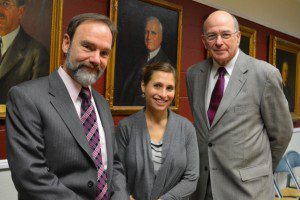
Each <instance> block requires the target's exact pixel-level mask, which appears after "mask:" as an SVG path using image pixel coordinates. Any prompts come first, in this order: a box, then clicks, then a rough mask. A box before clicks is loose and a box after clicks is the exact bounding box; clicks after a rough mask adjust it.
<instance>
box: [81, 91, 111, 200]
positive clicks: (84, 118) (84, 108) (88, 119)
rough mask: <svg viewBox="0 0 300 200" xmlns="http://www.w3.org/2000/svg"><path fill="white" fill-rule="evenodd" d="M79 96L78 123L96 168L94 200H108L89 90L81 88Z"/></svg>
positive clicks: (96, 126)
mask: <svg viewBox="0 0 300 200" xmlns="http://www.w3.org/2000/svg"><path fill="white" fill-rule="evenodd" d="M79 96H80V97H81V99H82V102H81V111H80V112H81V113H80V116H81V118H80V121H81V123H82V125H83V129H84V132H85V134H86V138H87V140H88V143H89V146H90V148H91V149H92V151H93V158H94V163H95V165H96V168H97V188H96V200H102V199H103V200H106V199H108V195H107V175H106V171H105V170H104V165H103V162H102V155H101V144H100V138H99V130H98V123H97V117H96V112H95V109H94V106H93V104H92V101H91V91H90V89H89V88H87V87H82V89H81V91H80V93H79Z"/></svg>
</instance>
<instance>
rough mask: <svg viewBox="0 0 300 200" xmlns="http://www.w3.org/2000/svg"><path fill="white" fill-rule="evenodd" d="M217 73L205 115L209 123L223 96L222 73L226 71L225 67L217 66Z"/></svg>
mask: <svg viewBox="0 0 300 200" xmlns="http://www.w3.org/2000/svg"><path fill="white" fill-rule="evenodd" d="M218 73H219V77H218V80H217V83H216V85H215V87H214V90H213V92H212V94H211V98H210V103H209V107H208V110H207V116H208V120H209V124H210V125H211V124H212V122H213V120H214V118H215V115H216V112H217V110H218V107H219V105H220V102H221V99H222V97H223V92H224V85H225V79H224V75H225V73H226V69H225V67H219V69H218Z"/></svg>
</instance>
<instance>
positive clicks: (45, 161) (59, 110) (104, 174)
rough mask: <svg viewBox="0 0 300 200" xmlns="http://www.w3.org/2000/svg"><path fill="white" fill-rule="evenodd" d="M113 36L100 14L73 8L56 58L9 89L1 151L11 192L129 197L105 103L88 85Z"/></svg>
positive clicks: (36, 198) (34, 196)
mask: <svg viewBox="0 0 300 200" xmlns="http://www.w3.org/2000/svg"><path fill="white" fill-rule="evenodd" d="M115 37H116V28H115V26H114V25H113V24H112V22H111V21H110V20H109V19H108V18H107V17H105V16H103V15H100V14H95V13H86V14H81V15H78V16H75V17H74V18H73V19H72V20H71V22H70V23H69V26H68V29H67V33H66V34H65V35H64V38H63V43H62V50H63V52H64V53H65V54H66V55H67V56H66V60H65V62H64V64H63V66H61V67H60V68H59V69H58V70H57V71H55V72H54V73H52V74H51V75H50V76H49V77H43V78H39V79H35V80H32V81H28V82H24V83H22V84H20V85H17V86H14V87H12V89H11V90H10V91H9V95H8V102H7V118H6V127H7V137H6V138H7V142H6V143H7V158H8V163H9V166H10V169H11V173H12V179H13V182H14V184H15V187H16V189H17V190H18V192H19V199H30V200H42V199H59V200H64V199H68V200H69V199H97V200H100V199H118V200H119V199H128V198H129V196H128V195H127V192H126V181H125V177H124V175H123V168H122V165H121V164H120V161H119V158H118V156H117V152H116V143H115V137H114V123H113V119H112V116H111V113H110V110H109V106H108V103H107V102H106V100H105V99H104V97H103V96H101V95H100V94H99V93H97V92H96V91H95V90H93V89H92V88H91V85H92V84H93V83H95V82H96V81H97V79H98V78H99V77H100V76H101V74H102V73H103V71H104V70H105V68H106V66H107V62H108V59H109V55H110V51H111V48H112V46H113V42H114V41H115Z"/></svg>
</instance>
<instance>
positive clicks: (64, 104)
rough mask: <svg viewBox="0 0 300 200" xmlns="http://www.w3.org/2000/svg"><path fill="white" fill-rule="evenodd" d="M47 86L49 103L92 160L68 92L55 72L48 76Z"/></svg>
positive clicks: (90, 151)
mask: <svg viewBox="0 0 300 200" xmlns="http://www.w3.org/2000/svg"><path fill="white" fill-rule="evenodd" d="M49 85H50V89H49V94H50V103H51V104H52V105H53V107H54V108H55V110H56V111H57V112H58V114H59V115H60V117H61V119H62V120H63V121H64V123H65V124H66V126H67V127H68V129H69V130H70V133H71V134H72V135H73V137H74V138H75V140H76V141H77V142H78V144H79V145H80V146H81V147H82V148H83V149H84V151H85V152H86V153H87V154H88V155H89V157H90V158H91V159H93V155H92V150H91V149H90V147H89V144H88V142H87V139H86V136H85V133H84V130H83V126H82V125H81V122H80V119H79V117H78V114H77V112H76V109H75V107H74V104H73V102H72V100H71V97H70V96H69V93H68V90H67V88H66V86H65V84H64V83H63V81H62V80H61V78H60V77H59V74H58V72H57V71H55V72H54V73H52V74H51V75H50V76H49Z"/></svg>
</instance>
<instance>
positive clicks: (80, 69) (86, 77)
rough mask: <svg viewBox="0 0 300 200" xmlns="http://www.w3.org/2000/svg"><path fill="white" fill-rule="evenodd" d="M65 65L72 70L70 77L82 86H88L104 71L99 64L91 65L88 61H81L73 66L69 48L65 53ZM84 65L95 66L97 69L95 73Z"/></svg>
mask: <svg viewBox="0 0 300 200" xmlns="http://www.w3.org/2000/svg"><path fill="white" fill-rule="evenodd" d="M66 65H67V68H68V69H69V70H70V71H71V72H72V73H71V76H72V78H73V79H74V80H75V81H77V82H78V83H80V84H81V85H82V86H83V87H88V86H89V85H92V84H94V83H95V82H96V81H97V80H98V79H99V77H100V76H101V75H102V74H103V72H104V70H102V68H101V67H100V66H93V65H92V64H90V63H88V64H87V63H84V62H81V63H79V64H78V65H77V66H74V65H73V64H72V63H71V61H70V49H69V50H68V53H67V58H66ZM85 67H89V68H97V69H98V71H97V72H96V73H95V72H89V71H87V70H86V69H85Z"/></svg>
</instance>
